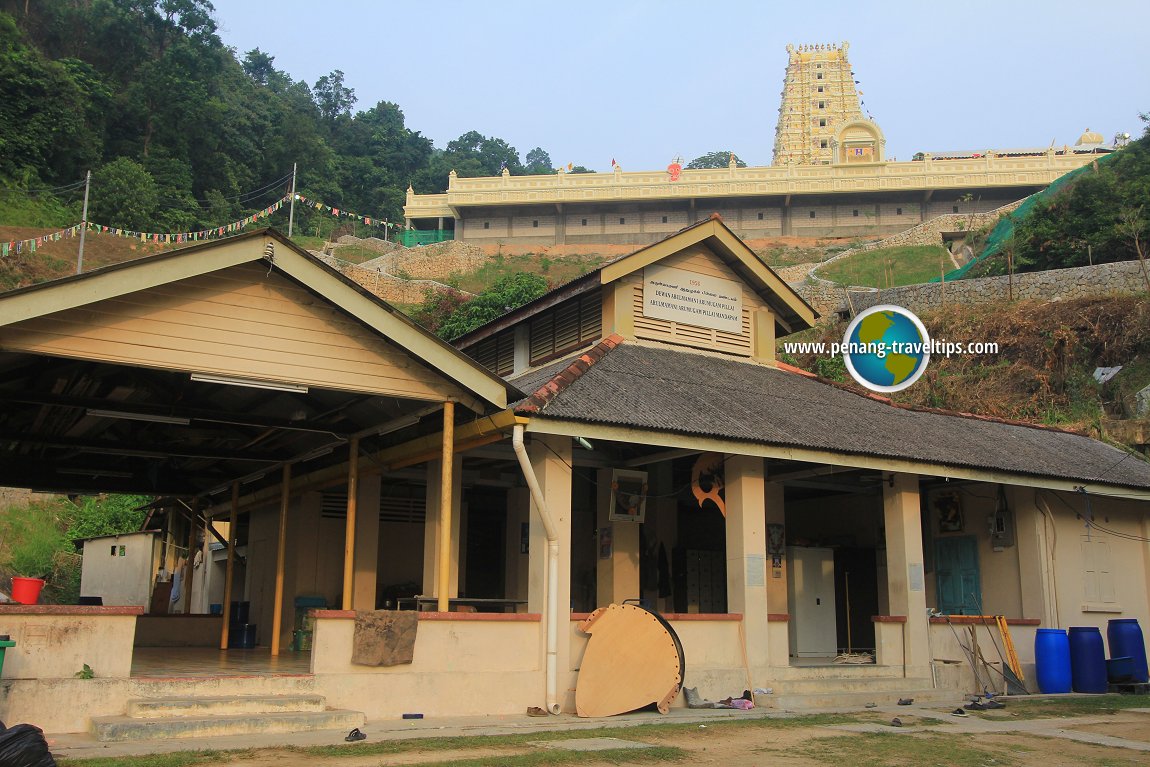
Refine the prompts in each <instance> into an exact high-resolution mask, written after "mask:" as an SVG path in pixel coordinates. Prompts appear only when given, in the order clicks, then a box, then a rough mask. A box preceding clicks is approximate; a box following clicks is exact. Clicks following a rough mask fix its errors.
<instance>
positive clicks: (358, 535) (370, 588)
mask: <svg viewBox="0 0 1150 767" xmlns="http://www.w3.org/2000/svg"><path fill="white" fill-rule="evenodd" d="M380 482H381V480H380V477H379V475H378V474H369V475H363V474H361V475H360V477H359V481H358V482H357V483H356V493H355V507H356V509H357V513H356V515H355V557H354V558H353V561H354V562H355V573H354V575H353V576H352V592H351V609H353V610H374V609H375V598H376V593H375V592H376V588H377V586H378V584H379V488H380Z"/></svg>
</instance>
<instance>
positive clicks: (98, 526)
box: [68, 495, 152, 540]
mask: <svg viewBox="0 0 1150 767" xmlns="http://www.w3.org/2000/svg"><path fill="white" fill-rule="evenodd" d="M151 501H152V498H151V497H150V496H146V495H88V496H81V497H80V498H77V499H76V502H75V506H76V508H75V511H72V512H71V513H70V514H69V517H70V524H69V526H68V540H78V539H80V538H94V537H95V536H97V535H117V534H120V533H132V532H136V531H137V530H139V529H140V527H141V526H142V525H143V524H144V519H145V518H146V517H147V509H146V506H147V505H148V504H149V503H151Z"/></svg>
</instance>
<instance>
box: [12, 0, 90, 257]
mask: <svg viewBox="0 0 1150 767" xmlns="http://www.w3.org/2000/svg"><path fill="white" fill-rule="evenodd" d="M25 13H27V9H25ZM91 185H92V171H90V170H89V171H88V175H87V176H86V177H85V178H84V212H83V213H81V214H80V252H79V253H77V254H76V274H79V273H80V272H82V271H84V234H85V233H86V232H87V231H88V188H89V187H90V186H91Z"/></svg>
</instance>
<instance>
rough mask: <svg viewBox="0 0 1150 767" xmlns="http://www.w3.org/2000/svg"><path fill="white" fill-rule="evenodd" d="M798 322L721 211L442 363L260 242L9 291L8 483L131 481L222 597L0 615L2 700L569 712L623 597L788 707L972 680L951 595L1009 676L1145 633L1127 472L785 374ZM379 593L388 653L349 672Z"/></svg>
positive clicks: (245, 719)
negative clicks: (1105, 631) (602, 615)
mask: <svg viewBox="0 0 1150 767" xmlns="http://www.w3.org/2000/svg"><path fill="white" fill-rule="evenodd" d="M695 290H698V291H700V293H697V294H696V293H692V291H695ZM668 294H669V295H670V297H668ZM685 295H707V296H709V299H708V300H711V301H713V302H715V303H716V304H721V306H713V305H711V309H714V311H710V310H708V312H694V311H690V308H691V306H692V305H695V306H697V303H696V304H692V302H689V301H683V300H680V299H681V297H682V296H685ZM676 296H678V297H679V298H676ZM732 318H734V320H735V321H734V322H732ZM815 319H816V317H815V313H814V312H813V311H812V310H811V308H810V307H809V306H808V305H807V304H805V303H804V301H803V300H802V299H801V298H800V297H799V296H798V295H796V294H795V293H794V291H793V290H791V289H790V288H789V287H788V286H787V285H786V284H785V283H783V282H782V281H781V280H780V279H779V278H778V277H777V276H776V275H775V274H774V273H773V272H772V271H771V270H770V269H769V268H767V267H766V266H764V265H763V264H762V262H761V261H760V260H759V259H757V258H756V257H755V256H754V255H753V253H752V252H751V251H750V250H749V249H748V248H747V247H746V245H745V244H744V243H743V242H742V241H741V240H740V239H739V237H737V236H736V235H735V234H734V233H733V232H732V231H731V229H730V228H729V227H727V225H726V224H725V223H724V222H723V221H722V220H720V219H719V218H717V217H711V218H708V219H706V220H704V221H701V222H699V223H697V224H695V225H693V226H690V227H687V228H685V229H683V230H682V231H679V232H677V233H675V234H673V235H671V236H670V237H667V238H665V239H663V240H661V241H659V242H658V243H655V244H653V245H650V246H647V247H643V248H640V249H637V250H636V251H635V252H634V253H632V254H630V255H627V256H625V257H622V258H618V259H616V260H614V261H611V262H609V263H607V264H605V265H603V266H602V267H600V268H599V269H597V270H595V271H593V272H591V273H589V274H587V275H585V276H583V277H580V278H578V279H575V280H573V281H571V282H569V283H567V284H566V285H563V286H560V287H558V288H556V289H555V290H553V291H551V292H550V293H548V294H547V295H545V296H543V297H541V298H539V299H537V300H535V301H533V302H531V303H529V304H527V305H526V306H523V307H521V308H519V309H516V310H514V311H512V312H509V313H508V314H507V315H505V316H504V317H501V318H500V319H498V320H496V321H495V322H492V323H491V324H489V325H487V326H486V327H483V328H480V329H478V330H476V331H474V332H472V333H470V334H468V335H467V336H465V337H464V338H462V339H458V340H457V342H456V345H455V347H454V348H453V347H451V346H448V345H446V344H444V343H443V342H441V341H439V340H438V339H436V338H435V337H434V336H432V335H431V334H429V333H427V332H425V331H424V330H422V329H421V328H419V327H418V326H416V325H415V324H413V323H412V322H411V321H409V320H408V319H406V318H405V317H404V316H403V315H401V314H400V313H398V312H396V311H395V310H394V309H392V308H391V307H390V306H388V305H387V304H385V303H383V302H382V301H380V300H378V299H376V298H375V297H374V296H372V295H371V294H369V293H367V291H365V290H364V289H362V288H361V287H360V286H358V285H356V284H355V283H352V282H350V281H349V280H347V279H346V278H345V277H343V276H342V275H340V274H339V273H337V272H336V271H334V270H332V269H330V268H329V267H327V266H326V265H324V264H323V263H321V262H319V261H318V260H316V259H315V258H313V257H312V256H310V255H309V254H307V253H305V252H303V251H301V250H299V249H297V248H296V247H295V246H293V245H292V244H291V243H290V242H289V241H287V240H286V239H285V238H283V237H282V236H281V235H279V234H278V233H276V232H274V231H271V230H262V231H256V232H252V233H249V234H245V235H241V236H238V237H234V238H230V239H227V240H224V241H221V242H214V243H207V244H203V245H196V246H192V247H189V248H185V249H182V250H177V251H173V252H170V253H165V254H161V255H156V256H151V257H147V258H142V259H138V260H135V261H131V262H127V263H124V264H119V265H116V266H112V267H107V268H104V269H99V270H95V271H93V272H90V273H86V274H83V275H79V276H75V277H68V278H64V279H60V280H56V281H53V282H49V283H45V284H42V285H36V286H33V287H30V288H24V289H21V290H16V291H11V292H9V293H6V294H3V295H0V370H2V371H3V375H2V376H0V432H2V433H3V434H4V435H6V436H5V439H4V440H3V442H0V456H2V460H0V484H3V485H13V486H23V487H33V488H36V489H43V490H52V491H56V492H66V491H83V492H93V491H98V490H104V491H110V492H129V491H131V492H141V493H148V494H153V495H156V496H158V497H160V498H161V501H160V502H158V503H157V504H156V508H155V511H154V514H153V517H152V527H153V528H159V529H161V530H162V531H163V536H164V539H165V540H166V541H168V543H169V545H170V546H172V547H175V548H176V549H177V550H178V549H180V548H182V550H183V552H184V553H187V552H188V551H189V550H193V549H195V548H196V547H197V546H200V545H206V544H201V543H200V541H210V540H211V539H213V538H215V536H216V535H217V534H219V535H220V537H221V538H222V539H223V541H224V543H225V544H226V556H225V561H224V562H222V563H221V564H220V565H216V564H211V566H213V567H217V566H219V567H223V568H224V577H223V578H220V579H215V578H213V582H215V581H217V580H218V581H219V582H221V583H223V584H225V585H224V587H223V588H224V589H225V590H224V591H223V592H222V593H220V594H219V595H213V596H212V597H211V598H210V599H209V600H208V601H209V602H211V603H222V604H225V605H228V604H230V603H233V602H234V603H237V604H244V605H246V607H244V608H242V609H243V610H244V611H245V612H246V614H244V615H242V616H241V615H239V614H238V613H237V614H236V615H235V616H234V618H233V611H232V610H224V611H223V613H222V614H212V613H211V612H210V611H209V612H208V613H197V612H194V611H193V612H191V613H186V614H176V615H171V614H168V615H164V614H161V613H162V612H163V611H162V610H153V609H149V608H143V607H129V606H121V605H114V604H109V603H105V604H104V605H102V606H39V605H38V606H0V626H2V627H3V628H2V631H3V633H7V634H9V635H11V636H12V639H13V641H14V642H15V647H13V648H9V649H8V650H7V655H6V659H5V662H4V667H3V678H2V679H0V719H3V720H4V721H6V722H21V721H28V722H33V723H36V724H39V725H40V726H42V727H44V728H45V729H47V730H48V731H49V732H70V731H84V730H89V729H90V730H92V731H94V732H96V733H97V734H98V735H99V737H101V738H105V739H130V738H144V737H154V736H155V734H157V733H160V734H162V735H163V736H165V737H178V736H190V735H204V734H211V733H219V732H222V731H230V732H245V731H254V730H259V731H269V730H274V729H275V728H282V729H291V730H293V731H294V730H299V729H308V728H349V727H351V726H358V724H361V723H362V722H363V721H364V717H367V718H371V719H379V718H398V717H399V716H400V715H401V714H403V713H405V712H410V711H418V712H421V713H423V714H424V715H425V716H427V717H431V718H434V717H439V716H446V715H496V714H497V715H501V716H511V715H522V714H523V712H524V710H525V708H526V707H528V706H539V707H543V708H546V709H547V710H549V711H551V712H572V711H573V710H574V691H575V689H576V687H577V685H578V680H579V671H578V669H579V668H580V663H581V659H582V657H583V652H584V649H585V647H586V643H587V636H586V635H585V634H583V633H582V632H581V631H579V628H578V626H579V623H580V621H581V620H583V619H585V618H586V617H587V615H588V613H590V612H591V611H593V610H595V609H596V608H598V607H602V606H605V605H608V604H611V603H619V602H622V601H624V600H641V601H642V603H644V604H646V605H649V606H650V607H651V608H653V609H656V610H658V611H660V612H661V613H662V614H663V616H664V618H665V619H666V620H667V621H668V622H669V624H670V625H672V626H673V627H674V629H675V631H676V632H677V633H678V635H679V637H680V639H681V642H682V646H683V650H684V658H685V663H686V667H685V678H684V680H683V681H684V683H685V684H686V685H687V686H689V687H696V688H698V690H699V692H700V694H701V695H703V696H705V697H709V698H711V699H718V698H721V697H726V696H728V695H731V694H736V695H737V694H739V693H740V692H741V691H742V690H743V689H745V688H747V687H748V686H750V687H751V688H759V687H761V688H770V689H771V690H773V693H772V694H770V695H759V696H758V699H757V702H758V704H759V705H761V706H774V707H780V708H795V707H812V706H817V705H824V704H829V703H834V704H837V705H845V704H861V703H862V702H864V700H865V701H872V700H875V699H876V698H879V699H883V698H885V697H889V698H890V699H891V700H893V699H894V698H896V697H900V696H904V695H914V696H916V697H918V698H921V699H925V700H930V699H935V700H946V701H949V700H952V699H953V698H954V697H955V696H957V695H958V694H959V692H960V691H973V690H977V689H979V687H980V686H981V685H982V684H984V683H989V684H991V685H994V686H999V683H1000V682H1001V680H996V678H995V677H994V671H993V670H991V671H985V670H984V674H983V678H981V679H979V680H975V679H974V678H973V676H972V674H971V670H970V667H969V666H967V665H966V664H965V663H963V662H962V661H963V649H962V647H960V643H969V641H970V640H969V637H970V636H971V635H972V633H973V635H975V636H977V637H978V640H979V642H980V647H981V648H982V653H983V655H984V656H986V657H987V659H988V660H989V661H990V665H991V666H992V667H996V668H997V669H998V673H999V674H1001V673H1002V664H1003V661H1001V660H1000V658H999V656H998V654H996V652H995V651H994V650H992V649H991V648H992V646H993V647H994V648H995V649H999V648H1000V647H1001V639H1000V638H999V633H998V629H997V626H996V625H995V624H994V623H990V625H987V620H986V619H983V618H979V617H973V616H980V615H1002V616H1004V617H1005V623H1006V624H1007V626H1008V628H1009V631H1010V633H1011V636H1012V638H1013V643H1014V645H1015V647H1016V648H1017V651H1018V656H1019V660H1020V668H1019V670H1020V671H1021V672H1022V674H1023V676H1024V678H1025V681H1026V684H1028V685H1030V686H1031V687H1032V688H1033V686H1034V674H1033V671H1034V651H1033V648H1034V637H1035V632H1036V630H1037V629H1038V628H1051V627H1053V628H1065V627H1067V626H1100V627H1103V628H1105V626H1106V624H1107V621H1108V620H1110V619H1113V618H1136V619H1138V620H1139V621H1140V622H1141V624H1142V625H1143V626H1145V625H1147V624H1148V622H1150V601H1148V592H1147V583H1148V582H1150V545H1148V544H1147V543H1146V540H1147V539H1148V538H1150V465H1147V464H1146V463H1145V462H1144V461H1143V460H1141V459H1139V458H1138V457H1136V456H1133V455H1130V454H1127V453H1125V452H1122V451H1120V450H1118V449H1116V448H1114V447H1111V446H1110V445H1106V444H1104V443H1102V442H1099V441H1096V440H1093V439H1091V438H1089V437H1085V436H1081V435H1078V434H1072V433H1068V432H1064V431H1059V430H1055V429H1048V428H1040V427H1035V426H1030V425H1021V424H1014V423H1005V422H1001V421H996V420H993V419H987V418H979V417H973V416H965V415H960V414H952V413H941V412H926V411H920V410H914V409H908V408H903V407H898V406H895V405H893V404H891V403H890V402H889V401H887V400H885V399H883V398H880V397H876V396H873V395H870V394H866V393H862V392H860V391H857V390H854V389H851V388H848V387H843V386H839V385H834V384H831V383H828V382H826V381H823V380H818V379H815V378H813V377H811V376H810V375H808V374H805V373H803V372H801V371H798V370H796V369H793V368H790V367H788V366H786V365H784V364H781V363H779V362H778V361H777V360H776V359H775V356H774V349H775V343H774V342H775V339H776V338H779V337H782V336H785V335H787V334H790V333H794V332H797V331H799V330H802V329H804V328H807V327H809V326H810V325H811V324H812V323H813V322H814V321H815ZM223 522H227V523H228V524H227V526H226V528H225V526H224V525H223V524H219V523H223ZM224 530H226V532H221V531H224ZM192 561H193V562H194V558H193V560H192ZM160 564H162V563H157V565H158V566H159V565H160ZM184 566H185V567H187V566H188V565H187V563H186V562H185V564H184ZM192 567H194V564H193V565H192ZM193 575H194V574H193ZM188 582H190V583H194V582H195V578H194V577H192V578H188V579H187V580H186V581H185V583H188ZM88 596H91V597H96V596H99V595H88ZM201 602H202V600H200V599H197V598H196V597H195V595H194V594H192V595H189V596H188V597H186V598H185V604H189V605H192V604H200V603H201ZM396 607H398V608H401V609H400V611H399V613H400V614H402V615H407V616H415V617H414V619H412V622H411V625H412V627H414V632H413V633H412V634H411V635H409V638H410V644H409V646H408V647H407V649H408V650H410V656H409V657H408V658H407V660H408V661H409V662H400V663H398V665H390V666H377V665H364V664H363V663H362V662H359V663H357V662H355V658H356V654H357V652H358V651H359V650H360V649H361V648H360V646H359V641H358V640H357V639H356V626H357V623H360V622H361V621H362V620H365V619H366V618H367V617H368V616H367V613H369V612H371V611H374V610H376V609H377V608H396ZM408 608H412V610H411V611H410V612H409V611H408ZM415 608H418V609H415ZM935 613H938V614H943V615H945V616H949V617H946V618H940V617H932V615H934V614H935ZM233 620H236V621H239V622H242V623H243V624H244V625H245V627H251V628H245V629H244V635H246V633H247V632H248V631H250V632H251V634H252V639H253V642H254V644H255V645H256V647H254V648H252V649H248V648H245V647H242V646H241V647H231V648H228V644H229V642H228V639H229V629H234V627H233V626H230V625H229V624H231V623H232V622H233ZM300 631H304V632H309V633H306V634H304V635H301V634H300V633H298V632H300ZM304 636H306V641H300V640H301V637H304ZM963 646H966V645H965V644H963ZM296 648H298V649H296ZM847 651H849V652H850V653H852V654H855V655H857V654H859V653H861V652H866V653H870V654H872V655H873V658H874V662H873V663H868V664H861V665H841V664H836V663H834V662H833V661H834V658H835V656H837V655H838V654H839V653H841V652H847ZM84 663H87V664H89V665H90V667H91V668H92V669H93V670H94V672H95V678H94V679H77V678H76V677H75V672H76V670H77V669H79V668H80V667H81V665H82V664H84ZM673 705H675V706H682V705H684V703H683V697H682V696H681V695H680V696H679V697H678V698H677V699H676V700H675V701H674V703H673ZM268 707H276V710H277V711H278V712H279V715H277V716H267V715H266V712H267V708H268ZM285 709H293V710H290V711H288V710H285ZM205 710H207V711H210V712H212V713H210V714H204V713H203V712H204V711H205ZM220 715H226V718H225V719H221V718H220Z"/></svg>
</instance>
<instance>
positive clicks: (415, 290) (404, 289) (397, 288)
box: [312, 252, 455, 304]
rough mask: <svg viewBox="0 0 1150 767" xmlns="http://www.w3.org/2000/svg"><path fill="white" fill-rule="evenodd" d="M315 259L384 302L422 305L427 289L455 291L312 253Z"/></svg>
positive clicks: (447, 287)
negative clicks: (336, 270)
mask: <svg viewBox="0 0 1150 767" xmlns="http://www.w3.org/2000/svg"><path fill="white" fill-rule="evenodd" d="M312 255H314V256H315V257H316V258H318V259H320V260H321V261H323V262H324V263H326V264H327V265H328V266H331V267H333V268H335V269H338V270H339V272H340V273H341V274H343V275H344V276H345V277H348V278H349V279H351V280H353V281H354V282H356V283H358V284H360V285H362V286H363V287H365V288H367V289H368V290H369V291H371V292H372V293H373V294H374V295H376V296H379V297H380V298H382V299H383V300H384V301H387V302H389V303H398V304H422V303H423V300H424V294H425V293H426V292H427V290H428V288H431V289H433V290H455V288H452V287H451V286H450V285H444V284H443V283H442V282H436V281H435V280H406V279H403V278H402V277H396V276H395V275H391V274H386V273H384V272H380V271H377V270H375V269H367V268H364V266H363V265H360V264H352V263H348V262H347V261H340V260H339V259H338V258H334V257H332V256H328V255H324V254H321V253H315V252H313V253H312Z"/></svg>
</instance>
